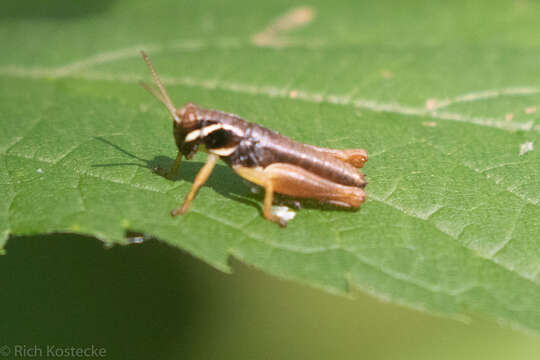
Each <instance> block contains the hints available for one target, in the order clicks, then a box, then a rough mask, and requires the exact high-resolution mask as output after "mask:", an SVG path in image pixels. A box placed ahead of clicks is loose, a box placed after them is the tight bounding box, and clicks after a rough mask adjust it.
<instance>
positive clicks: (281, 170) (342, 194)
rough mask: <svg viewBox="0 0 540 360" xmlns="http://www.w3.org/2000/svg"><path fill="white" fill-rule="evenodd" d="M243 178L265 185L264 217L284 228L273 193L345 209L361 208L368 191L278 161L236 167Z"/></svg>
mask: <svg viewBox="0 0 540 360" xmlns="http://www.w3.org/2000/svg"><path fill="white" fill-rule="evenodd" d="M233 169H234V170H235V171H236V172H237V173H238V175H240V176H242V177H243V178H245V179H247V180H249V181H251V182H253V183H255V184H257V185H260V186H262V187H264V189H265V191H266V193H265V197H264V211H263V212H264V216H265V218H266V219H268V220H270V221H273V222H276V223H278V224H279V225H280V226H282V227H284V226H285V225H286V224H285V221H284V220H283V219H281V218H279V217H278V216H276V215H274V214H272V202H273V199H274V192H276V193H280V194H284V195H289V196H292V197H296V198H308V199H317V200H320V201H323V202H326V203H330V204H333V205H336V206H341V207H345V208H358V207H360V206H361V205H362V203H363V202H364V200H365V198H366V195H365V192H364V191H363V190H362V189H361V188H359V187H354V186H346V185H341V184H338V183H335V182H332V181H330V180H327V179H325V178H322V177H320V176H319V175H316V174H314V173H311V172H309V171H307V170H305V169H303V168H301V167H299V166H295V165H292V164H286V163H276V164H272V165H269V166H267V167H266V168H264V169H263V168H249V167H243V166H235V167H233Z"/></svg>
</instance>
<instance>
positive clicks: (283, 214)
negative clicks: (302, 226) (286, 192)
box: [272, 206, 296, 222]
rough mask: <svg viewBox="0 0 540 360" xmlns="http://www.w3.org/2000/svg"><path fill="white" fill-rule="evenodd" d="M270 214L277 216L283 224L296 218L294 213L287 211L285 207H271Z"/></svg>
mask: <svg viewBox="0 0 540 360" xmlns="http://www.w3.org/2000/svg"><path fill="white" fill-rule="evenodd" d="M272 214H274V215H276V216H278V217H279V218H280V219H283V220H284V221H285V222H288V221H290V220H292V219H294V217H295V216H296V212H295V211H293V210H291V209H289V208H288V207H287V206H273V207H272Z"/></svg>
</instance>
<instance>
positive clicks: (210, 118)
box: [142, 52, 368, 227]
mask: <svg viewBox="0 0 540 360" xmlns="http://www.w3.org/2000/svg"><path fill="white" fill-rule="evenodd" d="M142 56H143V58H144V60H145V62H146V64H147V65H148V68H149V69H150V71H151V72H152V76H153V78H154V82H155V83H156V85H157V87H158V88H159V93H156V92H155V91H153V90H152V89H151V88H150V87H149V86H148V85H146V84H145V83H142V85H143V86H144V88H145V89H146V90H148V91H149V92H150V93H151V94H152V95H154V96H155V97H156V98H157V99H158V100H159V101H161V102H162V103H163V104H165V106H166V107H167V109H168V110H169V112H170V113H171V115H172V118H173V134H174V140H175V142H176V146H177V147H178V155H177V156H176V160H175V162H174V165H173V168H172V170H171V173H170V174H171V175H174V174H175V173H176V171H177V170H178V167H179V165H180V161H181V160H182V157H183V156H185V157H186V158H187V159H191V158H192V157H193V155H194V154H195V153H196V152H197V150H198V148H199V146H200V145H204V146H205V149H206V151H207V152H208V158H207V160H206V163H205V164H204V166H203V167H202V169H201V170H200V171H199V173H198V174H197V176H196V177H195V181H194V182H193V186H192V187H191V190H190V192H189V193H188V194H187V196H186V198H185V201H184V203H183V205H182V206H181V207H179V208H177V209H174V210H172V211H171V215H173V216H176V215H182V214H184V213H185V212H186V211H187V210H188V208H189V205H190V204H191V202H192V201H193V199H194V198H195V195H196V194H197V191H198V190H199V188H200V187H201V186H202V185H203V184H204V183H205V182H206V180H207V179H208V177H209V176H210V173H211V172H212V170H213V169H214V166H215V165H216V162H217V160H218V159H222V160H223V161H225V163H227V165H229V166H230V167H232V168H233V170H234V171H235V172H236V173H237V174H238V175H240V176H241V177H243V178H245V179H247V180H249V181H251V182H253V183H255V184H257V185H259V186H261V187H263V188H264V189H265V196H264V217H265V218H266V219H268V220H270V221H273V222H276V223H278V224H279V225H281V226H282V227H285V226H286V222H285V221H284V220H283V219H282V218H280V217H278V216H276V215H274V214H272V202H273V199H274V192H276V193H280V194H285V195H289V196H292V197H296V198H311V199H317V200H319V201H322V202H325V203H330V204H334V205H337V206H342V207H346V208H358V207H360V205H361V204H362V203H363V202H364V200H365V192H364V190H363V189H364V187H365V186H366V184H367V182H366V181H365V180H364V175H363V174H362V173H360V172H359V171H358V170H357V169H356V168H361V167H362V166H363V165H364V163H365V162H366V161H367V159H368V157H367V152H366V151H365V150H363V149H348V150H336V149H327V148H320V147H316V146H312V145H306V144H302V143H299V142H296V141H293V140H291V139H289V138H288V137H286V136H283V135H280V134H278V133H276V132H274V131H272V130H269V129H266V128H265V127H263V126H261V125H258V124H254V123H251V122H248V121H246V120H243V119H242V118H240V117H239V116H237V115H234V114H228V113H224V112H221V111H218V110H208V109H204V108H202V107H200V106H198V105H195V104H192V103H187V104H186V105H184V107H182V108H180V109H177V108H175V107H174V105H173V103H172V101H171V99H170V97H169V95H168V94H167V91H166V90H165V87H164V86H163V84H162V83H161V80H160V79H159V77H158V75H157V73H156V71H155V70H154V67H153V66H152V63H151V62H150V59H149V57H148V55H146V53H144V52H142Z"/></svg>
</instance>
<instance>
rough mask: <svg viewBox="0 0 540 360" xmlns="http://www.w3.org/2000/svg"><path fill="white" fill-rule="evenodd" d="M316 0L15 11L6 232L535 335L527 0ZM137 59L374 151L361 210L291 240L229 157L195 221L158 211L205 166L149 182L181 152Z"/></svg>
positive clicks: (186, 93) (530, 6)
mask: <svg viewBox="0 0 540 360" xmlns="http://www.w3.org/2000/svg"><path fill="white" fill-rule="evenodd" d="M308 5H309V6H306V4H304V3H301V4H300V3H299V4H296V5H294V4H291V3H290V2H285V1H273V2H270V3H266V4H258V3H252V2H244V1H236V2H234V3H232V4H231V3H229V2H219V1H205V2H177V1H164V0H163V1H159V2H153V3H151V4H150V3H148V2H144V1H97V2H88V3H85V4H83V5H81V4H79V5H77V6H75V5H73V3H71V2H70V3H68V2H65V1H60V0H56V1H51V2H50V4H47V6H45V5H39V4H35V6H32V7H29V6H28V4H26V3H20V2H14V1H8V2H7V5H6V11H5V12H4V13H3V15H2V18H1V19H0V21H2V23H3V26H2V27H1V29H0V38H1V41H2V44H3V48H4V52H3V55H2V58H1V60H0V62H1V64H0V82H1V83H2V86H1V87H0V92H1V96H0V106H1V109H2V115H0V116H1V117H2V123H3V124H5V126H2V127H1V128H0V135H1V136H0V194H1V198H2V199H5V200H4V201H2V203H1V204H0V205H1V208H0V234H2V235H1V238H0V241H1V242H5V241H6V240H7V239H8V236H9V235H10V234H16V235H32V234H41V233H48V232H75V233H81V234H88V235H92V236H94V237H97V238H99V239H101V240H103V241H105V242H107V243H126V239H125V236H126V232H129V231H136V232H142V233H146V234H150V235H152V236H155V237H157V238H159V239H160V240H162V241H164V242H166V243H168V244H170V245H173V246H175V247H178V248H181V249H184V250H186V251H187V252H189V253H190V254H192V255H195V256H196V257H198V258H200V259H203V260H204V261H205V262H207V263H208V264H210V265H212V266H213V267H215V268H217V269H219V270H223V271H230V266H229V264H228V261H229V257H230V256H231V255H232V256H233V257H234V258H236V259H237V260H239V261H240V262H242V263H245V264H250V265H253V266H255V267H257V268H259V269H262V270H264V271H265V272H268V273H271V274H274V275H279V276H281V277H286V278H290V279H296V280H298V281H300V282H303V283H307V284H310V285H311V286H314V287H319V288H323V289H325V290H327V291H330V292H334V293H340V294H351V293H357V292H358V291H357V290H358V289H360V290H361V291H362V292H364V293H365V292H369V293H371V294H374V295H376V296H378V297H379V298H384V299H387V300H389V301H391V302H393V303H399V304H406V305H408V306H411V307H414V308H416V309H421V310H425V311H428V312H431V313H437V314H444V315H445V316H449V317H453V318H458V319H468V317H469V316H470V315H471V314H481V315H482V316H486V317H489V318H492V319H493V318H494V319H498V320H500V321H502V322H504V323H510V324H512V325H514V326H516V327H519V328H521V329H528V330H530V331H532V332H538V331H539V330H540V314H539V313H538V310H537V309H538V304H540V287H539V283H540V276H539V272H540V254H539V252H540V250H539V248H540V247H539V246H538V245H539V244H538V241H539V240H538V239H539V236H538V235H539V226H538V220H537V219H538V215H540V214H539V208H538V202H539V197H538V196H539V195H538V194H539V193H540V192H539V190H540V189H539V188H540V183H539V182H538V172H539V170H538V169H539V167H538V164H539V161H538V156H539V155H538V151H537V150H535V149H534V146H535V142H536V139H537V137H538V132H539V131H540V125H539V124H538V112H537V111H536V105H537V104H538V102H539V98H540V89H539V88H538V87H537V85H538V84H537V83H538V80H537V79H538V75H539V72H540V69H539V68H538V66H537V59H538V54H537V53H538V50H537V49H538V45H539V44H538V42H539V41H540V40H539V39H540V37H538V36H537V33H538V25H537V21H536V20H537V15H538V14H539V10H540V9H538V5H536V4H535V3H533V2H527V1H516V2H474V3H473V4H471V3H468V2H452V3H450V4H447V3H439V2H423V1H416V2H414V1H409V2H406V3H405V2H392V1H382V2H377V3H368V2H347V1H338V2H332V3H326V2H311V3H310V4H308ZM298 6H303V7H300V8H299V7H298ZM295 9H296V10H295ZM272 24H274V25H272ZM139 49H145V50H147V51H148V52H149V53H150V55H151V56H152V58H153V60H154V63H155V65H156V67H157V69H158V71H159V72H160V73H161V74H162V76H163V77H164V78H165V80H166V82H167V83H168V87H169V89H170V92H171V95H172V97H173V99H175V102H176V104H177V105H181V104H182V102H185V101H193V102H197V103H200V104H203V105H205V106H207V107H211V108H218V109H223V110H226V111H230V112H234V113H238V114H241V115H242V116H244V117H245V118H247V119H250V120H252V121H256V122H258V123H261V124H264V125H265V126H268V127H270V128H272V129H275V130H278V131H280V132H282V133H284V134H287V135H289V136H291V137H293V138H295V139H297V140H300V141H304V142H308V143H314V144H318V145H322V146H331V147H343V148H346V147H363V148H366V149H367V150H368V151H369V153H370V161H369V162H368V164H367V165H366V167H365V172H366V173H367V174H368V177H369V181H370V184H369V186H368V188H367V190H368V194H369V198H368V201H367V202H366V204H365V205H364V206H363V208H362V209H361V211H359V212H356V213H351V212H344V211H336V210H325V211H321V209H318V208H307V209H303V210H302V211H299V212H298V214H297V217H296V218H295V219H294V220H293V221H292V222H291V223H290V224H289V227H288V228H287V230H285V231H283V230H281V229H279V228H278V227H277V226H275V225H273V224H270V223H267V222H265V221H264V220H263V219H262V217H261V214H260V210H259V208H260V203H261V196H260V195H256V194H252V193H251V192H250V189H249V187H247V186H246V185H245V184H244V183H243V182H242V181H241V180H240V179H238V177H236V176H235V175H234V173H233V172H232V171H231V170H230V169H229V168H227V167H225V166H224V165H221V166H218V168H217V169H216V171H215V173H214V174H213V176H212V178H211V180H210V181H209V183H208V186H206V187H205V188H203V189H202V190H201V192H200V194H199V196H198V198H197V200H196V201H195V203H194V206H193V209H192V211H191V212H190V213H189V214H188V215H186V216H184V217H182V218H178V219H171V218H170V217H169V216H168V215H167V214H168V211H169V210H170V209H172V208H173V207H175V206H176V205H177V204H179V203H180V202H181V200H182V198H183V196H184V195H185V193H186V192H187V191H188V189H189V187H190V186H191V182H192V179H193V177H194V175H195V174H196V172H197V170H198V169H199V168H200V166H201V162H202V161H203V160H204V155H203V154H200V155H199V156H197V157H196V159H195V161H192V162H190V163H187V164H183V167H182V169H181V174H180V175H179V177H178V178H177V179H174V181H169V180H167V179H164V178H162V177H159V176H158V175H156V174H154V173H153V172H152V168H154V167H155V166H162V167H167V166H170V164H171V163H172V158H173V157H174V155H175V149H174V144H173V141H172V136H171V134H170V132H171V131H170V127H171V124H170V120H169V119H168V117H167V115H166V114H165V112H164V110H163V108H162V106H161V105H160V104H158V103H157V102H156V101H155V100H154V99H153V98H151V97H150V96H149V95H148V94H147V93H145V92H144V91H143V90H142V89H141V88H140V87H139V86H138V85H137V82H138V80H140V79H142V78H148V72H147V70H146V69H145V67H144V65H143V63H142V60H141V59H140V57H139V55H138V50H139ZM531 150H532V151H531ZM68 238H69V239H73V240H77V241H76V242H81V241H82V240H81V239H79V238H74V237H68ZM13 241H17V240H13ZM33 244H34V245H33V246H38V245H36V244H35V243H33ZM73 246H74V248H76V245H73ZM43 251H44V253H45V254H46V253H47V251H46V250H43ZM78 251H84V250H83V249H82V248H81V249H79V250H78ZM96 251H97V250H96ZM117 251H128V250H117ZM155 251H158V252H159V251H161V250H155ZM34 252H35V250H34V251H32V252H30V253H31V254H34ZM175 254H176V252H175ZM100 256H106V255H100ZM1 261H4V262H6V261H8V260H5V259H1ZM155 261H156V262H159V261H160V260H159V258H158V257H156V260H155ZM149 266H150V265H149ZM196 268H197V269H200V267H196ZM71 276H73V275H71ZM254 276H255V275H254ZM256 276H258V275H256ZM69 279H71V280H72V281H75V280H74V278H73V277H70V278H69ZM102 280H103V279H102ZM263 289H264V288H263ZM177 291H179V290H177ZM183 291H188V290H187V289H183ZM154 295H155V296H157V297H158V298H159V291H157V292H156V293H154ZM19 296H21V295H19ZM321 296H323V295H321ZM15 298H16V299H17V298H18V297H15ZM336 301H341V300H336ZM366 301H367V300H366ZM374 306H380V305H374ZM400 311H401V310H400ZM418 316H419V315H418ZM411 318H412V317H411ZM161 325H163V324H161ZM156 326H157V327H159V326H158V325H156ZM161 328H162V327H161ZM23 340H24V341H28V340H27V339H23Z"/></svg>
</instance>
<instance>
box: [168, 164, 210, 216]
mask: <svg viewBox="0 0 540 360" xmlns="http://www.w3.org/2000/svg"><path fill="white" fill-rule="evenodd" d="M218 159H219V157H218V156H216V155H214V154H208V158H207V159H206V163H205V164H204V166H203V167H202V169H201V170H200V171H199V173H198V174H197V176H195V181H194V182H193V185H192V186H191V190H190V191H189V193H188V194H187V196H186V198H185V200H184V203H183V204H182V206H181V207H179V208H176V209H174V210H172V211H171V215H172V216H176V215H183V214H184V213H185V212H186V211H187V210H188V209H189V205H190V204H191V202H192V201H193V199H195V196H196V195H197V191H199V189H200V187H201V186H203V184H204V183H205V182H206V180H208V177H209V176H210V174H211V173H212V170H214V167H215V166H216V163H217V161H218Z"/></svg>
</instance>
